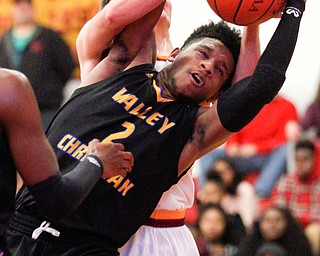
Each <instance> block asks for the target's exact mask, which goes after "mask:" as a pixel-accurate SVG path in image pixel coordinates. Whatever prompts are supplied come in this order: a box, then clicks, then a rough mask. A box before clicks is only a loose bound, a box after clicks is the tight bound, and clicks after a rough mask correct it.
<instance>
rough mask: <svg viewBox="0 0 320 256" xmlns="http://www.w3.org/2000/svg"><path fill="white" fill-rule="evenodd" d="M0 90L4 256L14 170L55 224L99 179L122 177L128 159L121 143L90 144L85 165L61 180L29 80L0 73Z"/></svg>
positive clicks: (129, 162)
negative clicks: (117, 175)
mask: <svg viewBox="0 0 320 256" xmlns="http://www.w3.org/2000/svg"><path fill="white" fill-rule="evenodd" d="M0 85H1V86H0V92H1V93H0V121H1V125H0V141H1V143H0V191H1V193H0V202H1V207H0V255H1V252H3V253H4V255H9V252H8V251H7V249H6V245H5V244H6V242H5V236H4V232H5V229H6V226H7V222H8V220H9V218H10V217H12V214H13V211H14V200H15V192H16V183H17V180H16V174H17V170H18V172H19V174H20V175H21V177H22V178H23V180H24V182H25V183H26V185H27V186H28V188H29V189H30V191H31V192H32V194H33V196H34V198H35V199H36V201H37V205H38V206H39V207H40V208H41V211H42V212H43V213H44V214H45V215H46V216H47V217H49V218H51V219H56V218H62V217H66V216H68V215H70V214H71V213H72V212H73V211H74V210H75V209H76V208H77V207H78V206H79V205H80V204H81V202H82V201H83V200H84V198H85V197H86V196H87V195H88V194H89V192H90V190H91V189H92V188H93V187H94V185H95V184H96V183H97V182H98V180H99V179H100V178H101V177H111V176H114V175H115V174H122V175H125V174H126V173H125V172H124V171H123V169H128V170H129V171H130V170H131V166H132V164H133V159H132V155H131V153H129V152H124V151H123V150H124V148H123V145H121V144H111V143H109V144H102V143H100V142H99V141H98V140H93V141H91V142H90V143H89V146H88V148H87V157H86V160H84V161H82V162H81V163H80V164H79V165H78V166H77V167H76V168H74V169H73V170H72V171H71V172H69V173H68V174H66V175H64V176H61V174H60V172H59V166H58V162H57V160H56V157H55V155H54V152H53V150H52V148H51V146H50V144H49V142H48V140H47V138H46V136H45V134H44V131H43V129H42V124H41V118H40V112H39V109H38V105H37V102H36V98H35V95H34V93H33V90H32V87H31V85H30V83H29V81H28V79H27V78H26V77H25V75H23V74H22V73H20V72H18V71H13V70H9V69H3V68H0ZM79 153H80V152H79ZM83 153H85V151H83Z"/></svg>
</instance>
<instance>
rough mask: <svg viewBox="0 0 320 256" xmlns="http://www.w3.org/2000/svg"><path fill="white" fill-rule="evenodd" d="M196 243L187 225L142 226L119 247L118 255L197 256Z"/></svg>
mask: <svg viewBox="0 0 320 256" xmlns="http://www.w3.org/2000/svg"><path fill="white" fill-rule="evenodd" d="M197 255H199V252H198V248H197V245H196V243H195V241H194V238H193V236H192V234H191V232H190V230H189V229H188V227H187V226H185V225H183V226H180V227H170V228H158V227H156V228H155V227H150V226H142V227H140V229H139V230H138V231H137V232H136V233H135V234H134V235H133V236H132V237H131V238H130V240H129V241H128V242H127V243H126V244H125V245H124V246H123V247H122V248H121V249H120V256H197Z"/></svg>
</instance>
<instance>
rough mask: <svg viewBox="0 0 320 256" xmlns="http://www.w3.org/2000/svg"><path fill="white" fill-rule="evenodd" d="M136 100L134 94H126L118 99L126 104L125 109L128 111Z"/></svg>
mask: <svg viewBox="0 0 320 256" xmlns="http://www.w3.org/2000/svg"><path fill="white" fill-rule="evenodd" d="M137 101H138V98H137V97H136V96H134V95H130V94H129V95H127V96H126V97H123V98H122V99H120V100H119V102H120V103H124V104H125V105H126V107H125V109H126V110H127V111H129V109H130V108H132V106H133V105H134V103H136V102H137Z"/></svg>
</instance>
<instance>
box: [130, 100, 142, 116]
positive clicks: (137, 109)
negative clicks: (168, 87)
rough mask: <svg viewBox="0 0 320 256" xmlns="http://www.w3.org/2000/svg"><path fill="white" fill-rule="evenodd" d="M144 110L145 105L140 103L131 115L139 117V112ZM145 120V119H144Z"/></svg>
mask: <svg viewBox="0 0 320 256" xmlns="http://www.w3.org/2000/svg"><path fill="white" fill-rule="evenodd" d="M143 108H144V104H143V103H140V104H139V105H138V106H136V107H135V108H134V109H132V110H131V111H130V112H129V113H130V114H131V115H135V116H137V115H139V111H140V110H141V109H143ZM144 118H145V117H144ZM144 118H141V119H144Z"/></svg>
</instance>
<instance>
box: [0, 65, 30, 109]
mask: <svg viewBox="0 0 320 256" xmlns="http://www.w3.org/2000/svg"><path fill="white" fill-rule="evenodd" d="M0 84H1V86H0V102H1V106H2V107H3V106H4V105H8V107H16V105H17V104H18V103H19V102H21V103H23V102H24V100H25V98H26V97H27V96H28V95H29V94H30V92H32V87H31V85H30V83H29V80H28V79H27V77H26V76H25V75H24V74H22V73H21V72H19V71H15V70H10V69H3V68H1V69H0ZM21 103H19V104H21Z"/></svg>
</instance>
